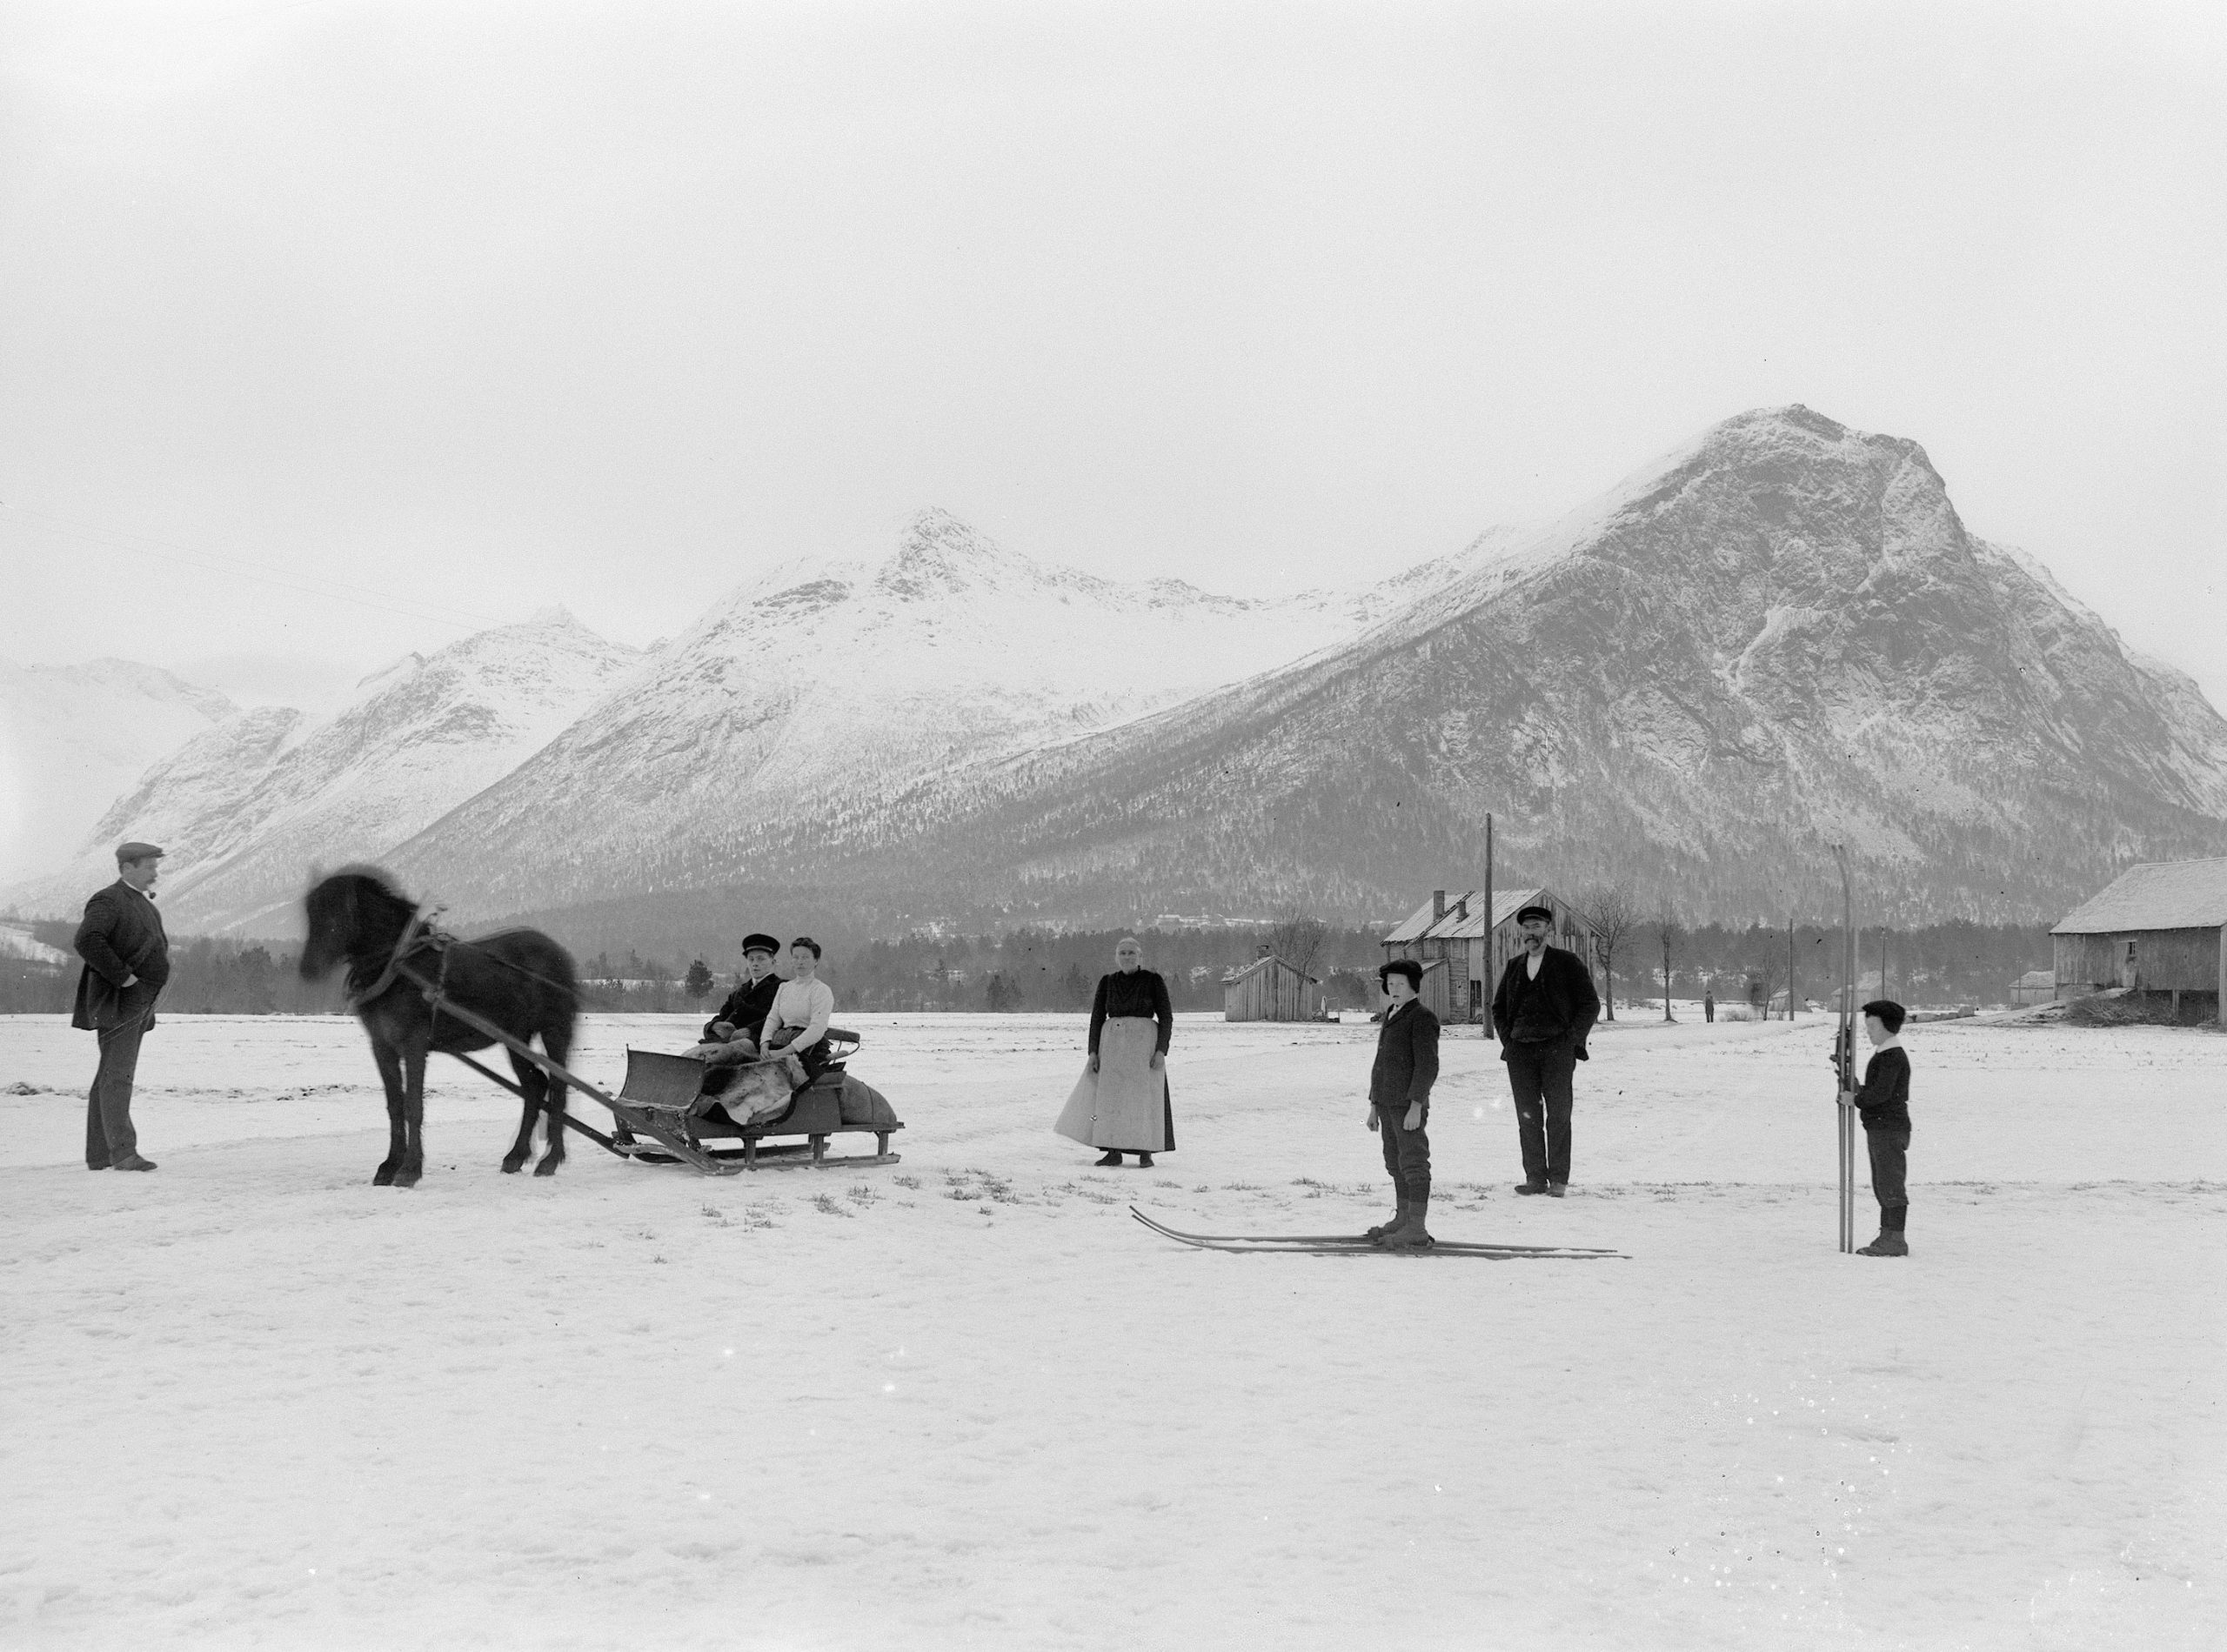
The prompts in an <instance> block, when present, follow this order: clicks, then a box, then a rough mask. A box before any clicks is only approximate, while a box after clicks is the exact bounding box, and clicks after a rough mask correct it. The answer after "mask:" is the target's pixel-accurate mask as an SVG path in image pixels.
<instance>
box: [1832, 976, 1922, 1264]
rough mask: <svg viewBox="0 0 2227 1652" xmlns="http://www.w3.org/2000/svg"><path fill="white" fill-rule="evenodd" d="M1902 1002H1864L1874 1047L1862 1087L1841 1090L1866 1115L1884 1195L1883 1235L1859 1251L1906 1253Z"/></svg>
mask: <svg viewBox="0 0 2227 1652" xmlns="http://www.w3.org/2000/svg"><path fill="white" fill-rule="evenodd" d="M1902 1032H1903V1007H1902V1006H1901V1005H1900V1004H1897V1003H1896V1002H1895V1001H1894V1000H1892V999H1890V998H1876V999H1874V1000H1872V1001H1871V1002H1870V1003H1869V1004H1866V1005H1865V1006H1864V1007H1863V1035H1864V1036H1865V1037H1866V1038H1868V1039H1869V1040H1871V1046H1872V1053H1871V1059H1870V1060H1869V1061H1868V1062H1866V1063H1865V1064H1864V1068H1863V1088H1862V1089H1860V1090H1843V1091H1842V1092H1841V1098H1840V1099H1841V1105H1842V1107H1854V1108H1855V1109H1856V1113H1857V1114H1859V1115H1860V1116H1861V1117H1862V1118H1863V1140H1864V1143H1865V1145H1866V1146H1867V1147H1869V1148H1870V1150H1871V1191H1872V1193H1873V1194H1875V1195H1876V1197H1877V1199H1878V1201H1879V1237H1878V1238H1876V1239H1875V1240H1873V1241H1871V1242H1870V1243H1869V1245H1864V1246H1862V1247H1858V1249H1857V1251H1856V1254H1857V1255H1859V1256H1907V1255H1909V1254H1910V1247H1909V1242H1908V1241H1906V1240H1904V1239H1903V1223H1904V1221H1906V1220H1907V1219H1908V1218H1909V1208H1910V1200H1909V1183H1908V1175H1909V1148H1910V1058H1909V1054H1908V1053H1906V1052H1905V1051H1904V1050H1903V1040H1902Z"/></svg>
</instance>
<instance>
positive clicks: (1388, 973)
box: [1376, 958, 1423, 990]
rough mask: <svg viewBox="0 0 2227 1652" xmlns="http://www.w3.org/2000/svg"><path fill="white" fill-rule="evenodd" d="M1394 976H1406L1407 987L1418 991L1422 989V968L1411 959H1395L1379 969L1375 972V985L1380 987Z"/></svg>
mask: <svg viewBox="0 0 2227 1652" xmlns="http://www.w3.org/2000/svg"><path fill="white" fill-rule="evenodd" d="M1394 975H1404V976H1406V977H1407V980H1408V986H1410V987H1415V988H1416V989H1418V990H1421V987H1422V984H1423V966H1421V964H1418V963H1417V962H1416V961H1415V960H1414V959H1412V958H1395V959H1394V960H1392V961H1391V962H1390V963H1388V964H1385V965H1383V966H1381V967H1379V968H1378V970H1377V972H1376V984H1377V985H1378V986H1379V987H1381V986H1383V985H1384V984H1385V983H1386V982H1387V981H1388V980H1391V978H1392V977H1393V976H1394Z"/></svg>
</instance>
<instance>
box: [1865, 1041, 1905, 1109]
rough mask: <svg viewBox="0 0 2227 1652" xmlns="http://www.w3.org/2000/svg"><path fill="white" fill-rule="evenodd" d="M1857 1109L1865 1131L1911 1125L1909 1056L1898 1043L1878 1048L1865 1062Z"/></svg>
mask: <svg viewBox="0 0 2227 1652" xmlns="http://www.w3.org/2000/svg"><path fill="white" fill-rule="evenodd" d="M1856 1111H1857V1112H1858V1113H1859V1114H1863V1127H1864V1128H1865V1129H1867V1130H1907V1129H1909V1127H1910V1058H1909V1053H1908V1052H1907V1051H1905V1050H1904V1049H1903V1047H1902V1046H1901V1045H1899V1044H1898V1045H1896V1046H1895V1047H1893V1048H1892V1049H1886V1050H1880V1051H1878V1052H1876V1053H1875V1054H1874V1055H1873V1056H1872V1058H1871V1059H1870V1060H1869V1061H1867V1062H1865V1063H1864V1065H1863V1088H1862V1089H1861V1090H1858V1091H1857V1092H1856Z"/></svg>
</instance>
